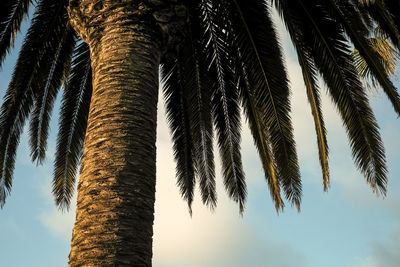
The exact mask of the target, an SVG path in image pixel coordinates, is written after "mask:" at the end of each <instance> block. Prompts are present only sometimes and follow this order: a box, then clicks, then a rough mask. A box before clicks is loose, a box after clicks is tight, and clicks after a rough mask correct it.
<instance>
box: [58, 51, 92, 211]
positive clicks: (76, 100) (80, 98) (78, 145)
mask: <svg viewBox="0 0 400 267" xmlns="http://www.w3.org/2000/svg"><path fill="white" fill-rule="evenodd" d="M91 96H92V69H91V65H90V52H89V47H88V46H87V44H85V43H81V44H80V45H79V46H78V47H77V48H76V51H75V58H74V60H73V63H72V69H71V75H70V77H69V80H68V82H67V84H66V86H65V89H64V92H63V100H62V105H61V113H60V123H59V124H60V126H59V131H58V138H57V151H56V155H55V162H54V179H53V193H54V195H55V198H56V204H57V205H58V206H59V207H60V208H61V209H68V207H69V205H70V202H71V197H72V195H73V191H74V184H75V180H76V173H77V169H78V166H79V162H80V158H81V155H82V148H83V140H84V138H85V132H86V126H87V118H88V113H89V104H90V99H91Z"/></svg>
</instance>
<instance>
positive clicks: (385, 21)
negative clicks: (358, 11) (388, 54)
mask: <svg viewBox="0 0 400 267" xmlns="http://www.w3.org/2000/svg"><path fill="white" fill-rule="evenodd" d="M385 2H388V1H384V0H375V1H374V2H373V3H370V4H367V5H365V6H361V7H360V8H365V9H366V10H367V12H368V14H369V15H370V16H371V18H372V19H373V20H374V21H375V23H376V25H377V26H379V27H380V28H381V29H382V30H383V31H384V32H385V33H386V34H387V35H388V36H389V38H390V40H391V41H392V43H393V45H395V46H396V48H397V49H400V30H399V28H398V26H399V25H400V16H399V14H397V13H394V14H392V13H391V12H390V10H389V9H388V6H387V5H386V3H385ZM392 2H395V1H392ZM393 5H396V4H395V3H394V4H392V5H390V6H391V7H393ZM392 10H394V9H392ZM395 12H396V11H395ZM395 19H396V20H397V23H396V21H395Z"/></svg>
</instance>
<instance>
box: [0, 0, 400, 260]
mask: <svg viewBox="0 0 400 267" xmlns="http://www.w3.org/2000/svg"><path fill="white" fill-rule="evenodd" d="M30 6H31V8H34V9H35V11H34V15H33V18H32V19H31V21H30V27H29V29H28V32H27V34H26V36H25V38H24V41H23V45H22V48H21V50H20V52H19V57H18V60H17V63H16V65H15V68H14V72H13V75H12V79H11V81H10V84H9V87H8V89H7V91H6V94H5V98H4V102H3V104H2V106H1V109H0V205H1V206H3V205H4V203H5V201H6V197H7V195H8V194H9V192H10V190H11V185H12V174H13V169H14V163H15V153H16V150H17V146H18V143H19V138H20V135H21V132H22V129H23V127H24V124H25V121H26V119H27V118H28V117H30V127H29V133H30V148H31V158H32V161H35V162H37V163H38V164H41V163H43V161H44V159H45V156H46V154H45V153H46V148H47V137H48V131H49V129H48V128H49V121H50V118H51V112H52V109H53V104H54V101H55V99H56V97H57V95H58V93H59V91H60V89H61V91H62V102H61V103H62V104H61V113H60V114H61V115H60V122H59V132H58V139H57V149H56V155H55V163H54V169H55V170H54V180H53V193H54V197H55V200H56V204H57V205H58V206H59V207H60V208H61V209H68V207H69V206H70V203H71V198H72V196H73V192H74V184H75V180H76V174H77V169H78V166H79V165H80V163H81V157H82V153H83V151H84V144H85V142H86V141H85V142H84V140H87V139H88V138H89V137H90V136H91V135H92V132H90V131H89V130H87V127H88V120H89V121H90V116H94V117H96V116H97V115H98V114H99V113H96V112H100V111H102V110H100V111H97V109H96V108H97V106H96V105H99V104H98V102H93V101H94V100H93V98H92V95H94V92H95V91H96V92H99V95H100V94H101V93H103V91H104V90H106V89H104V88H105V87H104V84H102V82H103V83H104V80H101V79H103V76H104V77H111V78H114V77H116V79H114V80H110V81H112V82H113V81H115V80H118V81H123V82H124V83H121V84H123V86H125V85H126V84H129V82H128V80H129V78H131V77H127V76H126V75H127V74H126V72H128V73H129V71H130V70H134V71H137V73H141V75H142V76H141V77H142V81H143V83H145V85H146V86H148V87H150V85H151V84H155V83H157V82H158V81H153V80H152V79H153V76H154V75H153V74H151V70H152V68H151V67H150V66H152V64H155V65H156V68H157V69H158V67H159V66H160V67H161V78H162V81H163V83H162V85H163V93H164V98H165V102H166V112H167V118H168V122H169V126H170V129H171V136H172V141H173V149H174V157H175V161H176V164H177V166H176V176H177V185H178V187H179V189H180V192H181V194H182V197H183V198H184V199H185V200H186V201H187V202H188V206H189V212H190V213H192V209H191V205H192V202H193V199H194V191H195V185H196V184H198V185H199V188H200V192H201V198H202V201H203V203H204V204H206V205H208V206H209V207H210V208H214V207H215V206H216V204H217V196H216V188H215V177H216V174H215V164H214V151H213V141H214V137H215V140H216V142H217V147H218V150H219V154H220V157H221V164H222V176H223V180H224V185H225V188H226V191H227V193H228V195H229V196H230V197H231V198H232V199H233V200H234V201H235V202H237V204H238V206H239V211H240V213H242V212H243V210H244V205H245V202H246V196H247V190H246V182H245V174H244V172H243V165H242V159H241V152H240V142H241V110H242V111H243V114H244V116H245V119H246V120H247V122H248V124H249V126H250V130H251V133H252V135H253V138H254V144H255V146H256V148H257V151H258V153H259V156H260V159H261V162H262V168H263V171H264V174H265V178H266V182H267V184H268V187H269V191H270V194H271V197H272V199H273V201H274V203H275V207H276V210H277V212H279V211H280V210H283V208H284V206H285V204H284V202H285V200H284V199H286V201H287V202H288V203H290V204H291V205H294V206H296V208H297V209H298V210H300V204H301V196H302V185H301V179H300V170H299V163H298V158H297V153H296V144H295V140H294V136H293V126H292V121H291V115H290V112H291V104H290V94H291V88H290V84H289V81H288V77H287V70H286V67H285V62H284V58H283V52H282V49H281V45H280V42H279V38H278V34H277V32H276V27H275V25H274V23H273V20H274V19H275V18H274V17H273V15H272V14H273V10H272V9H273V8H275V9H276V11H277V13H278V14H279V18H277V19H282V21H283V23H284V24H285V26H286V29H287V31H288V33H289V35H290V38H291V40H292V43H293V46H294V48H295V51H296V53H297V57H298V62H299V65H300V67H301V71H302V74H303V79H304V84H305V89H306V92H305V93H306V95H307V98H308V100H309V103H310V108H311V113H312V115H313V119H314V125H315V132H316V136H317V144H318V152H319V153H318V154H319V161H320V165H321V169H322V183H323V189H324V190H328V188H329V186H330V172H329V164H328V151H329V148H328V143H327V130H326V127H325V122H324V116H323V114H322V107H321V86H320V85H319V81H318V77H321V80H323V82H324V83H325V85H326V88H327V92H328V94H329V96H330V98H331V100H332V102H333V103H334V104H335V106H336V108H337V111H338V113H339V114H340V116H341V118H342V121H343V125H344V127H345V129H346V132H347V135H348V138H349V144H350V147H351V149H352V154H353V157H354V161H355V164H356V166H357V167H358V168H359V169H360V171H361V172H362V174H363V175H364V176H365V178H366V181H367V183H368V184H369V185H370V186H371V188H372V190H373V192H375V193H377V194H381V195H385V194H386V186H387V167H386V159H385V152H384V147H383V143H382V140H381V136H380V133H379V127H378V124H377V122H376V119H375V116H374V114H373V111H372V109H371V107H370V105H369V101H368V97H367V89H368V87H369V86H368V85H367V86H364V84H365V83H364V84H363V82H362V81H363V80H362V79H366V80H367V81H369V80H371V81H372V84H373V85H374V86H377V87H380V88H382V90H383V92H385V94H386V95H387V96H388V98H389V100H390V101H391V103H392V105H393V108H394V111H395V112H396V113H397V114H398V115H400V97H399V94H398V91H397V89H396V88H395V86H394V85H393V83H392V81H391V79H390V75H391V74H393V73H394V66H395V64H396V63H397V60H398V52H399V44H400V34H399V32H400V30H399V29H400V16H399V14H400V13H399V12H400V4H399V2H398V1H389V0H375V1H366V0H363V1H361V0H347V1H345V0H324V1H323V0H316V1H307V0H298V1H291V0H268V1H267V0H199V1H186V0H180V1H168V0H159V1H158V0H157V1H155V0H146V1H137V0H135V1H134V0H132V1H118V3H117V2H113V1H108V0H103V1H99V0H96V1H95V0H71V1H67V0H37V1H29V0H18V1H14V0H2V1H1V3H0V66H1V63H2V62H3V61H4V58H5V57H6V55H7V53H8V52H9V51H10V49H11V48H12V47H13V45H14V40H15V37H16V35H17V34H18V32H19V30H20V27H21V22H22V21H23V19H24V18H25V17H27V14H28V11H29V7H30ZM85 12H86V13H85ZM85 16H86V17H85ZM116 18H120V20H117V21H114V22H113V23H117V24H116V26H115V31H113V29H112V27H111V28H110V26H109V24H107V23H110V21H112V20H113V19H116ZM376 29H378V30H376ZM135 30H136V31H138V32H139V35H140V34H143V36H144V37H143V38H142V39H141V40H139V39H138V40H136V39H135V38H134V37H135V36H136V35H134V33H136V32H135ZM75 31H77V33H76V32H75ZM128 31H132V32H131V33H129V32H128ZM115 32H120V33H121V34H123V35H124V36H125V34H126V36H134V37H132V40H131V39H129V38H130V37H129V38H128V37H127V38H128V39H129V42H133V43H130V44H129V45H128V41H127V43H126V44H125V43H123V42H122V43H123V45H125V46H124V47H122V46H121V47H122V48H123V49H126V51H127V55H126V57H131V58H133V56H135V60H137V61H138V62H139V63H138V64H136V65H134V64H133V63H132V64H133V65H132V67H128V65H126V66H127V67H126V69H124V68H121V70H116V71H114V72H112V70H111V69H113V68H114V67H112V66H114V65H113V64H116V63H115V62H125V60H124V59H123V58H122V57H121V55H119V54H118V53H117V52H118V50H116V51H117V52H115V51H114V50H112V49H113V47H117V46H118V45H120V44H115V46H114V45H113V44H111V43H110V42H111V41H110V40H113V38H114V37H113V38H111V37H110V36H111V35H112V34H115ZM107 34H110V35H107ZM121 36H122V35H121ZM140 36H141V35H140ZM117 37H118V36H117ZM80 38H83V41H82V39H80ZM146 38H148V39H146ZM114 39H115V38H114ZM128 39H126V40H128ZM133 40H136V41H133ZM148 40H151V42H150V41H148ZM85 42H86V43H85ZM107 42H108V43H107ZM135 42H136V43H135ZM149 43H151V44H153V45H154V47H150V45H149ZM158 44H160V45H159V46H158ZM149 47H150V48H149ZM103 48H104V49H111V50H112V51H114V52H107V53H111V54H110V56H109V57H108V56H107V57H105V56H103V54H101V53H105V52H104V51H103V50H102V49H103ZM122 48H121V49H122ZM140 48H143V49H144V48H148V51H147V50H146V53H150V52H149V51H152V50H151V49H157V53H154V55H158V54H159V55H160V58H157V56H154V59H153V58H149V57H147V58H143V57H144V56H142V55H140V54H139V53H138V52H137V51H140ZM111 50H110V51H111ZM107 51H108V50H107ZM124 51H125V50H124ZM132 51H136V54H134V55H130V54H129V53H132ZM112 53H117V54H116V56H115V57H114V54H112ZM146 53H144V54H146ZM131 58H128V59H127V62H128V61H129V60H130V59H131ZM102 60H104V61H102ZM107 60H109V61H107ZM107 64H111V65H109V66H107ZM118 64H125V63H118ZM126 64H128V63H126ZM122 67H124V66H122ZM108 71H110V73H111V74H107V75H108V76H107V75H106V74H105V73H106V72H108ZM135 73H136V72H135ZM96 75H97V76H96ZM109 75H115V76H109ZM146 75H148V76H146ZM152 75H153V76H152ZM92 77H93V79H92ZM95 77H100V78H98V79H99V80H96V79H95ZM104 79H105V78H104ZM125 79H127V80H125ZM132 79H133V80H132V81H133V82H135V81H136V80H134V78H132ZM121 84H119V85H118V86H122V85H121ZM92 86H98V88H95V87H94V88H92ZM132 87H134V86H133V85H132ZM107 88H108V87H107ZM146 88H147V87H146ZM146 88H144V89H146ZM117 89H118V88H117ZM136 89H138V88H136ZM136 89H135V90H136ZM139 89H140V88H139ZM147 89H148V88H147ZM147 89H146V90H147ZM110 90H111V89H110ZM116 92H117V91H116ZM122 92H124V91H123V90H122ZM146 93H147V91H146V92H145V93H143V95H144V99H145V97H147V96H146ZM120 100H121V99H120ZM121 101H123V99H122V100H121ZM121 103H122V102H121ZM112 104H115V105H116V108H120V109H121V110H122V111H124V112H125V114H127V115H129V116H130V115H131V113H130V111H128V110H129V108H131V107H122V106H121V105H122V104H121V105H119V103H112ZM136 104H137V103H136ZM151 104H156V103H151ZM89 107H90V108H89ZM132 107H133V106H132ZM92 108H93V113H94V114H91V113H90V112H92V111H90V110H92ZM133 109H134V110H135V112H139V111H138V109H137V108H133ZM124 112H122V113H121V114H123V113H124ZM132 112H133V111H132ZM89 113H90V114H91V115H90V114H89ZM132 114H134V115H137V116H139V117H140V116H141V115H143V114H142V113H141V114H138V113H132ZM114 115H115V114H114ZM114 115H113V113H112V112H111V113H110V114H108V113H107V116H106V115H104V116H103V115H102V116H103V119H104V120H105V121H104V122H106V121H107V118H109V117H108V116H114ZM132 116H133V115H132ZM121 120H122V119H121ZM145 120H146V119H143V120H142V119H139V120H138V121H139V123H142V121H145ZM117 122H119V121H118V119H117V121H116V123H117ZM101 123H102V121H94V122H92V126H91V127H92V128H90V127H89V128H90V129H95V128H96V127H97V126H96V125H100V124H101ZM89 124H90V123H89ZM150 124H151V125H152V127H153V126H154V127H155V125H156V122H155V121H151V122H150ZM146 125H148V124H146ZM134 126H135V127H136V126H137V125H132V129H133V128H134ZM89 128H88V129H89ZM97 128H98V127H97ZM97 128H96V129H97ZM132 129H130V128H129V127H128V126H127V127H126V128H123V129H120V130H121V134H122V135H124V137H125V135H126V136H127V135H128V133H131V130H132ZM93 131H94V132H96V131H97V132H96V134H98V133H99V130H98V129H97V130H93ZM85 136H86V139H85ZM88 136H89V137H88ZM138 138H139V136H138ZM97 145H98V144H97V143H96V146H97ZM100 145H101V144H99V145H98V146H97V148H98V147H99V146H100ZM150 146H154V144H150ZM85 149H90V147H87V148H86V147H85ZM103 152H104V153H108V152H109V151H103ZM129 153H130V152H129ZM129 153H128V154H129ZM134 153H135V152H133V151H132V153H131V154H134ZM128 154H127V155H126V158H125V159H124V160H125V161H124V163H121V162H116V163H115V166H120V165H121V166H122V165H123V164H125V163H126V162H129V160H130V158H129V157H131V156H128ZM131 154H129V155H131ZM95 155H97V153H95ZM110 155H111V154H110ZM100 158H101V157H100ZM148 160H149V162H155V158H151V159H148ZM82 164H84V160H83V159H82ZM126 164H128V163H126ZM129 164H130V163H129ZM129 164H128V165H129ZM132 164H133V163H132ZM135 164H136V163H135ZM133 165H134V164H133ZM133 165H132V166H133ZM124 166H125V165H124ZM86 167H87V166H86ZM127 168H128V167H127ZM132 168H133V167H132ZM135 168H136V169H135V170H137V172H138V173H139V172H140V171H141V170H142V168H145V167H143V166H141V167H135ZM82 169H83V168H82ZM99 173H101V171H98V172H96V173H95V174H93V175H94V176H96V175H99V176H100V175H101V174H99ZM127 173H128V171H127ZM118 175H119V174H118ZM118 175H117V178H118V177H119V176H118ZM121 175H122V174H121ZM121 179H122V178H121ZM124 181H125V180H124ZM149 187H151V185H149ZM99 191H101V190H100V189H99ZM82 192H83V191H82ZM90 192H95V193H93V194H96V196H98V195H99V194H100V193H96V192H97V191H96V190H92V191H90ZM281 192H283V193H284V196H285V197H282V196H281ZM117 193H118V192H117ZM149 197H150V198H152V196H149ZM153 204H154V203H153ZM148 223H150V222H148ZM151 234H152V233H151ZM147 256H148V255H147ZM147 256H146V257H147ZM150 258H151V253H150Z"/></svg>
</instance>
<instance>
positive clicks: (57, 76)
mask: <svg viewBox="0 0 400 267" xmlns="http://www.w3.org/2000/svg"><path fill="white" fill-rule="evenodd" d="M74 46H75V32H74V31H73V29H72V28H71V27H70V26H69V25H68V26H66V28H65V32H64V34H63V36H62V37H61V39H60V43H59V44H58V47H57V49H56V51H55V55H54V58H53V60H52V61H53V62H52V65H50V66H47V67H49V68H50V69H46V70H45V69H44V68H43V69H41V70H40V72H41V73H42V72H43V71H45V72H46V74H44V75H43V76H44V77H46V79H45V83H44V85H43V84H42V85H41V86H40V87H39V88H38V89H39V90H38V92H37V94H36V100H35V103H34V109H33V112H32V116H31V121H30V137H31V138H30V146H31V150H32V151H31V156H32V161H35V160H36V161H37V163H38V164H41V163H42V162H43V160H44V159H45V156H46V146H47V136H48V130H49V121H50V118H51V111H52V109H53V103H54V100H55V98H56V96H57V93H58V90H59V88H60V87H61V83H62V82H63V80H64V79H65V77H67V76H68V72H69V69H70V65H71V57H72V52H73V50H74Z"/></svg>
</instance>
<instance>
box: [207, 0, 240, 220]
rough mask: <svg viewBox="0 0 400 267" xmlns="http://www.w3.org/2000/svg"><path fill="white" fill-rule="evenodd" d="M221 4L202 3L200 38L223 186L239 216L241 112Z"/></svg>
mask: <svg viewBox="0 0 400 267" xmlns="http://www.w3.org/2000/svg"><path fill="white" fill-rule="evenodd" d="M221 8H223V7H222V4H221V3H218V1H211V2H210V1H205V0H203V1H201V4H200V9H201V14H200V18H201V19H202V21H201V25H202V28H203V29H204V36H203V38H202V40H203V43H204V45H203V46H204V47H205V53H206V54H207V57H206V60H207V65H208V66H209V72H210V76H211V77H216V80H215V81H214V86H213V87H214V89H213V95H212V105H213V110H212V114H213V118H214V125H215V129H216V133H217V137H218V139H217V140H218V146H219V151H220V156H221V162H222V170H223V172H222V173H223V177H224V185H225V188H226V190H227V192H228V195H229V196H230V197H231V198H232V199H233V200H234V201H235V202H237V203H238V204H239V210H240V212H241V213H242V212H243V207H244V203H245V201H246V194H247V193H246V183H245V180H244V179H245V176H244V173H243V166H242V159H241V154H240V140H241V136H240V130H241V126H240V108H239V98H238V90H237V84H236V83H235V78H234V75H235V74H234V72H233V70H232V66H231V62H230V56H229V51H228V45H227V42H228V41H229V37H228V36H227V31H226V28H225V26H224V24H226V22H224V19H223V18H224V17H223V16H221V15H222V14H218V12H217V10H221Z"/></svg>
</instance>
